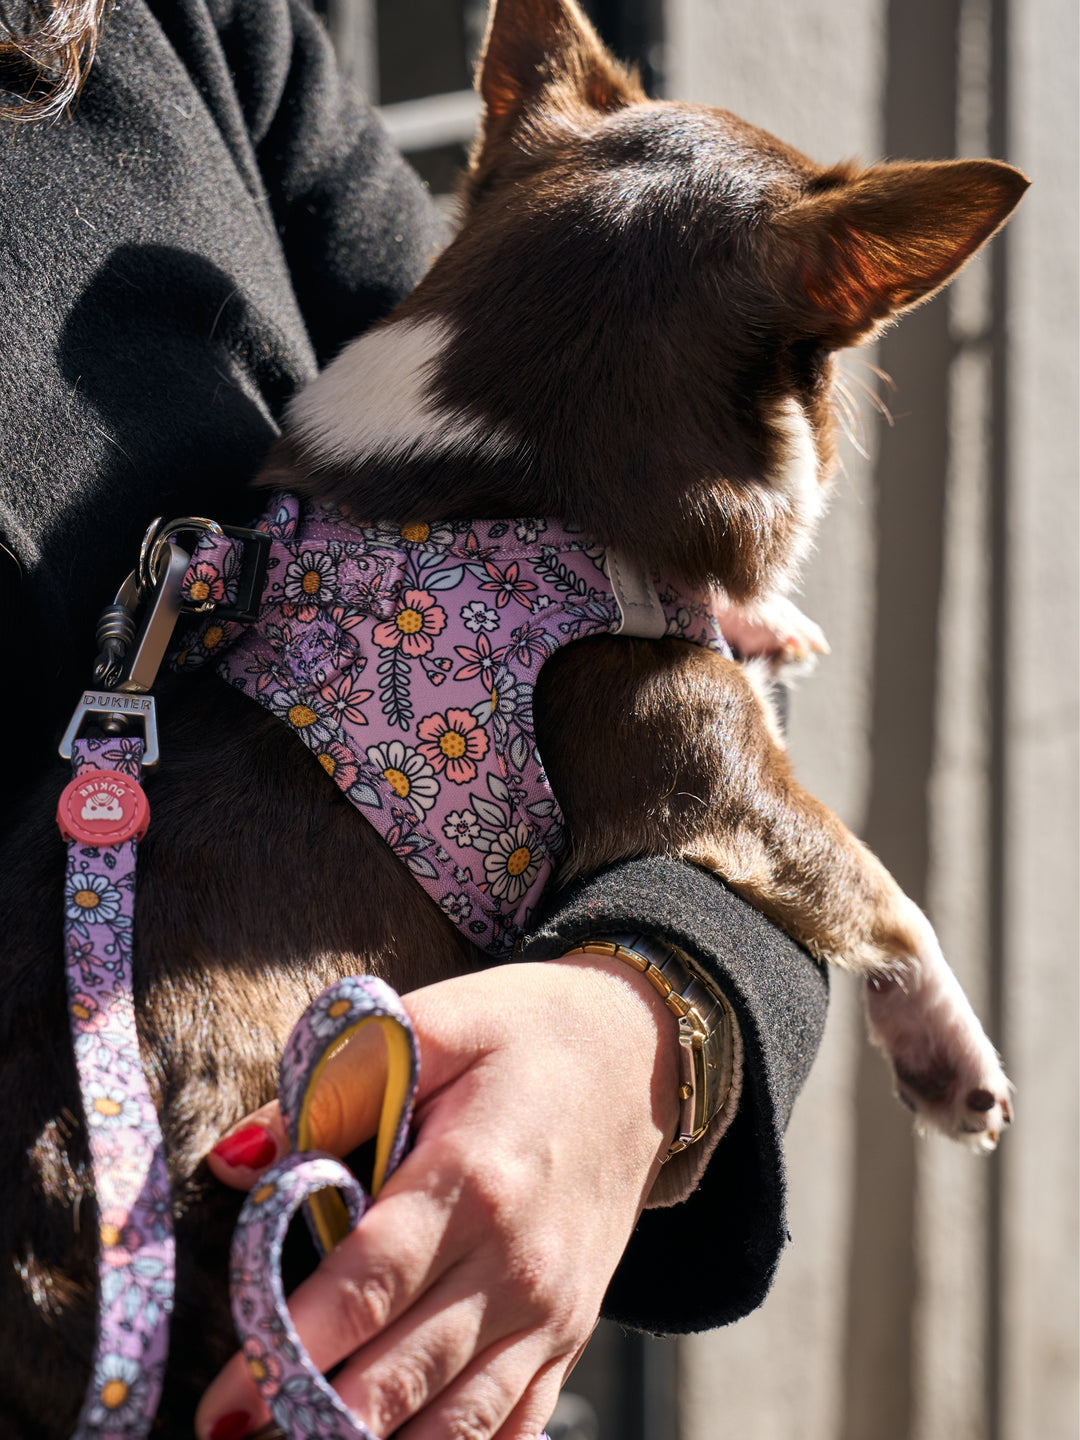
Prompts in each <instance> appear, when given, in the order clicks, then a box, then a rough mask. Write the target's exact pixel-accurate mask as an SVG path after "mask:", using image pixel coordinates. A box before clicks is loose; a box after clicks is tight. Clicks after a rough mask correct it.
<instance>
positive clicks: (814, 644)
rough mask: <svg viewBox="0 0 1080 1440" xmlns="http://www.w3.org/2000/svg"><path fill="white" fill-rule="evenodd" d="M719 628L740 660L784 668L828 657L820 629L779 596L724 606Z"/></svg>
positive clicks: (823, 636)
mask: <svg viewBox="0 0 1080 1440" xmlns="http://www.w3.org/2000/svg"><path fill="white" fill-rule="evenodd" d="M720 628H721V629H722V630H723V632H724V639H725V640H726V641H727V642H728V644H729V645H730V646H731V648H732V649H733V650H734V651H735V653H736V654H737V655H738V656H739V658H740V659H741V660H749V659H752V658H755V657H759V656H760V657H763V658H765V659H767V660H772V661H773V662H774V663H775V664H778V665H787V664H799V663H804V662H806V661H808V660H810V659H812V658H813V656H815V655H827V654H828V653H829V643H828V641H827V640H826V639H825V634H824V632H823V631H822V629H821V627H820V625H816V624H815V623H814V621H813V620H811V619H810V617H809V616H807V615H804V614H803V613H802V611H801V610H800V609H799V607H798V606H797V605H793V604H792V603H791V601H790V600H788V599H786V598H785V597H784V596H783V595H768V596H763V597H762V598H761V599H760V600H753V601H750V602H749V603H748V604H746V605H728V606H727V607H726V608H725V609H724V610H723V611H722V612H721V615H720Z"/></svg>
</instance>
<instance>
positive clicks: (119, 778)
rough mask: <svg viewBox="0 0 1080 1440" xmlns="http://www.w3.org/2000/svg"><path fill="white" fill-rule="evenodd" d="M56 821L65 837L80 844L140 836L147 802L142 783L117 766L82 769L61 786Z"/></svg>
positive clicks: (145, 823) (109, 842) (146, 817)
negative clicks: (106, 768)
mask: <svg viewBox="0 0 1080 1440" xmlns="http://www.w3.org/2000/svg"><path fill="white" fill-rule="evenodd" d="M56 823H57V824H58V825H59V826H60V833H61V835H63V837H64V839H65V840H81V841H82V843H83V844H84V845H119V844H121V843H122V842H123V841H124V840H130V839H131V838H132V836H134V837H135V839H136V840H141V839H142V837H143V836H144V835H145V834H146V827H147V826H148V825H149V824H150V803H149V801H148V800H147V798H146V796H145V794H144V793H143V789H142V786H141V785H140V784H139V782H138V781H137V780H133V779H132V778H131V776H130V775H122V774H121V773H120V771H119V770H84V771H83V773H82V774H81V775H80V776H79V777H78V778H77V779H76V780H72V781H71V783H70V784H69V785H67V786H65V788H64V793H63V794H62V795H61V796H60V803H59V805H57V807H56Z"/></svg>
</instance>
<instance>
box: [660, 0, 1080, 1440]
mask: <svg viewBox="0 0 1080 1440" xmlns="http://www.w3.org/2000/svg"><path fill="white" fill-rule="evenodd" d="M668 17H669V20H668V37H667V42H668V43H667V55H666V68H667V73H668V76H669V86H668V88H669V92H670V93H671V94H672V95H678V96H679V97H680V98H688V99H695V100H703V101H707V102H710V103H714V104H720V105H723V106H725V107H727V108H730V109H733V110H735V111H737V112H738V113H739V114H741V115H744V116H745V117H746V118H748V119H750V120H753V121H755V122H757V123H759V124H761V125H763V126H765V127H766V128H767V129H770V130H773V131H775V132H776V133H778V134H780V135H782V136H783V137H784V139H786V140H788V141H791V142H793V143H795V144H797V145H799V146H800V148H802V149H803V150H805V151H806V152H807V153H808V154H810V155H812V156H813V157H814V158H815V159H819V160H821V161H826V162H828V161H832V160H835V159H839V158H841V157H845V156H849V155H858V156H862V157H865V158H867V159H871V158H876V157H877V156H879V155H882V154H889V155H892V156H900V155H910V156H915V157H920V158H922V157H932V156H938V157H941V156H947V155H950V154H954V153H955V154H997V155H1000V156H1003V157H1004V158H1008V159H1011V160H1012V161H1013V162H1014V163H1017V164H1019V165H1021V166H1022V168H1024V169H1025V170H1026V171H1027V172H1028V173H1029V174H1030V175H1031V176H1032V178H1033V180H1034V182H1035V184H1034V187H1033V190H1032V192H1031V193H1030V195H1029V196H1028V197H1027V199H1026V200H1025V203H1024V206H1023V209H1022V211H1021V213H1020V215H1019V216H1018V217H1017V219H1016V220H1015V222H1014V223H1013V225H1012V227H1011V228H1010V231H1009V232H1007V234H1006V237H1005V238H1004V241H1003V240H1002V239H999V240H998V241H997V242H996V247H995V249H994V251H992V252H991V254H990V255H989V256H986V257H983V258H981V259H980V260H978V261H977V262H976V263H975V264H974V265H972V266H971V267H969V269H968V271H967V272H965V274H964V275H963V276H962V277H961V279H960V281H959V282H958V284H957V285H956V286H955V287H954V288H953V290H952V292H951V294H950V296H949V298H948V300H944V299H939V300H937V301H936V302H935V303H934V304H933V305H931V306H930V307H929V308H927V309H925V310H922V311H919V312H918V313H917V314H916V315H915V316H913V317H910V318H909V319H908V320H907V321H906V322H905V324H904V325H903V327H901V329H900V330H898V331H897V332H895V334H893V335H891V336H889V337H888V338H887V339H886V340H885V341H884V343H883V344H882V345H881V346H880V347H879V349H878V351H877V354H876V355H867V354H865V353H862V354H860V356H859V357H858V358H856V357H852V360H851V362H850V363H849V373H850V375H851V377H852V383H853V385H854V386H858V385H859V382H861V381H864V380H869V379H872V378H873V377H872V375H871V372H870V371H869V370H868V369H867V368H866V367H867V362H874V361H876V362H877V363H878V364H880V365H881V366H882V367H883V368H884V369H885V370H886V371H888V372H889V374H890V375H891V377H892V380H893V382H894V384H895V389H893V390H882V394H883V396H884V398H885V399H886V400H887V402H888V404H889V407H890V409H891V411H892V415H893V423H892V426H891V428H889V427H888V426H886V425H885V424H884V423H883V422H882V421H881V419H880V417H876V416H875V415H874V414H873V413H872V409H871V408H870V407H869V406H867V405H864V406H863V410H864V416H863V422H862V423H863V433H862V436H861V443H862V446H863V448H864V449H865V450H866V451H867V452H868V458H866V459H864V458H863V457H862V456H861V455H860V454H859V453H858V452H857V451H856V450H855V449H854V448H852V447H848V449H847V451H846V453H845V467H846V475H845V477H844V478H843V479H842V481H841V483H840V486H839V487H838V491H837V496H836V501H835V504H834V507H833V513H832V515H831V516H830V518H829V521H828V522H827V524H826V527H825V529H824V531H823V534H822V541H821V545H820V548H819V550H818V553H817V555H816V556H815V558H814V560H813V561H812V562H811V565H810V566H809V568H808V571H807V575H806V584H805V596H804V599H805V608H806V609H807V610H808V611H809V613H811V614H813V615H814V616H815V618H817V619H818V620H820V621H821V622H822V623H823V625H824V627H825V629H826V632H827V633H828V634H829V636H830V639H831V641H832V645H833V654H832V655H831V656H830V657H829V658H828V659H827V660H825V661H824V662H823V664H822V665H821V667H820V668H819V671H818V673H817V675H816V676H814V677H813V678H812V679H810V680H808V681H806V682H804V683H803V684H802V686H801V687H800V689H799V690H798V691H797V692H796V694H795V695H794V697H793V700H792V706H791V743H792V750H793V753H794V755H795V757H796V760H797V764H798V768H799V771H800V773H801V775H802V777H803V778H804V779H805V780H806V781H807V782H808V783H809V784H810V785H811V787H812V788H813V789H815V790H816V791H817V793H818V794H819V795H821V796H822V797H823V798H824V799H826V800H828V801H829V802H830V803H831V804H832V805H833V806H834V807H835V808H836V809H837V810H838V811H839V812H840V813H841V814H842V815H843V816H844V818H845V819H846V820H847V821H848V823H849V824H851V825H852V826H853V827H854V828H855V829H857V830H858V831H859V832H860V833H862V834H863V835H865V836H866V837H867V838H868V839H869V840H870V842H871V843H872V844H873V845H874V847H875V849H877V850H878V851H879V853H880V854H881V855H882V856H883V858H884V859H885V860H886V862H887V863H888V864H889V865H890V867H891V868H892V869H893V871H894V873H895V874H897V876H898V877H899V878H900V879H901V881H902V883H903V884H904V885H905V887H906V888H907V889H908V891H909V893H911V894H912V895H913V896H915V898H917V899H918V900H919V901H920V903H922V904H924V905H925V906H926V907H927V908H928V909H929V911H930V913H931V916H932V918H933V919H934V922H935V924H936V925H937V927H938V930H939V933H940V935H941V937H942V940H943V943H944V946H945V949H946V953H947V954H948V955H949V956H950V959H951V961H952V963H953V965H954V967H955V968H956V969H957V971H958V972H959V973H960V975H961V978H962V979H963V981H964V983H965V985H966V986H967V988H968V990H969V993H970V994H971V995H972V997H973V999H974V1000H975V1002H976V1005H977V1008H978V1009H979V1010H980V1012H981V1013H982V1014H983V1016H984V1018H985V1020H986V1023H987V1025H988V1027H989V1028H990V1029H991V1033H992V1034H993V1035H994V1037H995V1039H996V1040H997V1042H998V1044H999V1045H1000V1046H1001V1048H1002V1049H1003V1052H1004V1054H1005V1057H1006V1062H1007V1065H1008V1067H1009V1069H1010V1071H1011V1073H1012V1074H1013V1077H1014V1079H1015V1080H1016V1082H1017V1085H1018V1092H1019V1098H1018V1113H1019V1123H1018V1125H1017V1126H1015V1127H1014V1131H1013V1133H1011V1134H1010V1135H1009V1136H1008V1137H1007V1139H1006V1141H1005V1144H1004V1145H1003V1147H1002V1152H1001V1154H1000V1155H999V1156H998V1157H996V1158H995V1159H993V1160H991V1161H989V1162H985V1161H978V1160H975V1159H973V1158H972V1157H970V1156H968V1155H967V1154H966V1153H964V1152H961V1151H959V1150H957V1149H955V1148H953V1147H950V1146H948V1145H946V1144H945V1143H944V1142H940V1141H936V1140H914V1139H913V1137H912V1135H911V1132H910V1125H909V1124H908V1122H907V1119H906V1117H905V1115H904V1114H903V1112H902V1111H900V1110H899V1108H898V1107H897V1106H896V1105H895V1103H894V1102H893V1101H892V1099H891V1097H890V1096H889V1095H888V1093H887V1086H886V1084H885V1083H884V1078H883V1073H882V1067H881V1065H880V1062H879V1060H878V1058H877V1056H876V1055H873V1054H871V1053H870V1052H869V1051H868V1049H867V1047H866V1046H865V1043H864V1041H863V1039H862V1035H861V1030H862V1026H861V1017H860V1016H859V1013H858V1009H859V1007H858V1003H857V999H856V997H855V996H854V995H853V994H852V993H851V990H850V988H849V987H848V986H846V985H840V986H837V992H838V993H837V1003H836V1004H835V1006H834V1009H833V1014H832V1016H831V1020H830V1027H829V1034H828V1037H827V1043H826V1047H825V1049H824V1051H823V1053H822V1056H821V1058H820V1060H819V1062H818V1065H817V1067H816V1069H815V1072H814V1074H813V1076H812V1078H811V1081H810V1084H809V1085H808V1087H807V1090H806V1092H805V1094H804V1096H803V1097H802V1099H801V1100H800V1102H799V1106H798V1108H797V1110H796V1114H795V1118H794V1121H793V1124H792V1128H791V1133H790V1165H791V1175H790V1203H791V1217H790V1223H791V1231H792V1236H793V1242H792V1245H791V1248H790V1249H789V1251H788V1254H787V1256H786V1258H785V1260H784V1263H783V1265H782V1268H781V1273H780V1276H779V1278H778V1281H777V1285H776V1288H775V1291H774V1293H773V1295H772V1297H771V1298H770V1300H769V1301H768V1302H767V1303H766V1305H765V1307H764V1308H763V1310H762V1311H761V1312H759V1314H758V1315H756V1316H754V1317H751V1318H750V1319H749V1320H748V1321H745V1322H743V1323H742V1324H740V1325H739V1326H736V1327H734V1328H733V1329H731V1330H730V1331H724V1332H718V1333H716V1334H714V1335H710V1336H705V1337H701V1338H699V1339H695V1340H692V1341H689V1342H687V1343H686V1344H685V1345H684V1346H683V1347H682V1354H681V1373H682V1391H683V1394H684V1395H685V1397H686V1399H685V1404H684V1406H683V1411H682V1415H681V1433H682V1434H683V1435H684V1437H686V1440H699V1437H700V1440H706V1437H710V1440H711V1437H715V1436H718V1435H720V1434H737V1435H739V1436H740V1437H741V1440H773V1437H776V1440H781V1437H783V1440H791V1437H799V1440H984V1437H985V1440H1035V1437H1038V1440H1069V1437H1072V1436H1075V1435H1076V1433H1077V1405H1076V1341H1077V1336H1076V1308H1077V1307H1076V1281H1075V1277H1076V1273H1077V1265H1076V1240H1075V1236H1076V1218H1077V1206H1076V1199H1077V1173H1076V1135H1077V1101H1076V1096H1077V1075H1076V1012H1077V1007H1076V956H1077V942H1076V935H1077V924H1076V921H1077V916H1076V891H1077V885H1076V875H1077V863H1076V862H1077V850H1076V804H1075V801H1076V794H1077V784H1076V779H1077V777H1076V758H1075V757H1076V749H1075V738H1076V655H1077V636H1076V593H1077V589H1076V586H1077V575H1076V537H1077V524H1076V489H1077V486H1076V481H1077V446H1076V408H1077V407H1076V395H1077V383H1076V382H1077V375H1076V343H1075V322H1076V205H1077V189H1076V177H1077V165H1076V136H1077V115H1076V78H1075V62H1076V55H1077V46H1076V12H1075V6H1073V5H1072V4H1071V3H1069V0H1043V3H1041V4H1035V3H1024V0H1012V3H1011V4H1009V5H1006V3H1004V0H891V3H890V0H801V3H799V4H798V5H796V4H793V3H791V0H758V3H756V4H755V5H753V6H749V7H748V6H743V5H741V4H736V3H734V0H672V3H671V4H670V5H669V9H668Z"/></svg>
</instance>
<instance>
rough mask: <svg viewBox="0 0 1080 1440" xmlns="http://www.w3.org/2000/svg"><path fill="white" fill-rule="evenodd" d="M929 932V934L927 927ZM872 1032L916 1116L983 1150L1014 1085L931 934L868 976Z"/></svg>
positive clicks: (1006, 1113)
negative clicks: (890, 966) (901, 960)
mask: <svg viewBox="0 0 1080 1440" xmlns="http://www.w3.org/2000/svg"><path fill="white" fill-rule="evenodd" d="M931 935H932V932H931ZM866 997H867V1012H868V1014H869V1019H870V1033H871V1038H872V1039H873V1040H874V1042H875V1043H876V1044H877V1045H880V1046H881V1048H882V1049H883V1050H884V1051H885V1053H886V1055H887V1056H888V1059H889V1061H890V1063H891V1064H892V1068H893V1075H894V1077H895V1080H896V1090H897V1094H898V1095H899V1097H900V1099H901V1100H902V1101H903V1102H904V1104H905V1105H907V1106H908V1107H909V1109H911V1110H913V1111H914V1112H915V1113H916V1115H917V1116H918V1117H919V1119H920V1120H921V1121H923V1122H925V1123H926V1124H928V1125H932V1126H933V1127H934V1128H935V1129H938V1130H941V1131H943V1132H944V1133H945V1134H946V1135H949V1136H951V1137H952V1138H953V1139H956V1140H962V1141H964V1142H965V1143H967V1144H968V1145H970V1146H971V1148H972V1149H974V1150H980V1151H983V1152H986V1153H988V1152H989V1151H991V1150H993V1149H994V1147H995V1146H996V1145H997V1143H998V1140H999V1139H1000V1138H1001V1133H1002V1130H1003V1129H1004V1127H1005V1126H1006V1125H1008V1124H1009V1123H1010V1122H1011V1120H1012V1093H1013V1087H1012V1085H1011V1083H1010V1081H1009V1080H1008V1078H1007V1077H1006V1075H1005V1072H1004V1070H1003V1069H1002V1068H1001V1063H1000V1061H999V1060H998V1056H997V1052H996V1051H995V1049H994V1047H993V1045H991V1043H990V1041H989V1040H988V1039H987V1037H986V1034H985V1033H984V1031H983V1028H982V1026H981V1025H980V1024H979V1021H978V1018H977V1017H976V1015H975V1012H974V1011H973V1010H972V1008H971V1005H970V1003H969V1002H968V998H967V996H966V995H965V994H964V992H963V990H962V989H961V988H960V983H959V981H958V980H957V979H956V976H955V975H954V974H953V973H952V971H951V970H950V969H949V967H948V965H947V964H946V963H945V960H944V958H943V957H942V955H941V951H940V949H938V946H937V941H936V939H933V941H932V944H930V945H928V946H927V947H926V948H925V949H924V950H923V954H921V955H920V956H919V957H918V958H917V959H913V960H911V961H910V963H909V964H908V965H906V966H904V967H903V968H902V969H897V970H896V971H894V972H893V973H892V974H890V975H877V976H874V977H871V979H869V980H868V981H867V991H866Z"/></svg>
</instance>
